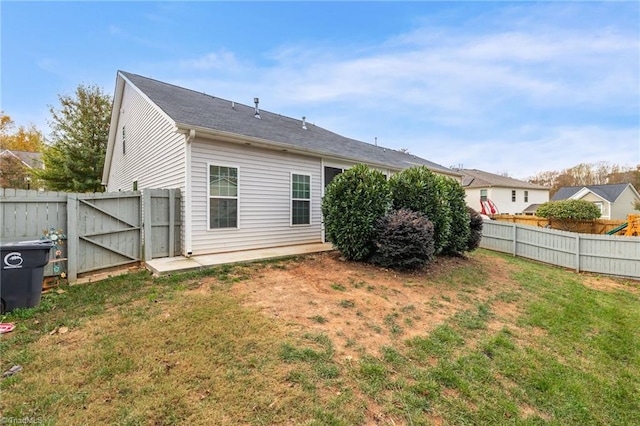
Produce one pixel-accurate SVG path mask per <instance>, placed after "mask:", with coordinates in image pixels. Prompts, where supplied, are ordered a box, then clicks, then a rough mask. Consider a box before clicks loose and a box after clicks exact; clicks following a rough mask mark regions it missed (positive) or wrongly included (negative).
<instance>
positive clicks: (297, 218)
mask: <svg viewBox="0 0 640 426" xmlns="http://www.w3.org/2000/svg"><path fill="white" fill-rule="evenodd" d="M310 224H311V176H309V175H299V174H295V173H292V174H291V225H310Z"/></svg>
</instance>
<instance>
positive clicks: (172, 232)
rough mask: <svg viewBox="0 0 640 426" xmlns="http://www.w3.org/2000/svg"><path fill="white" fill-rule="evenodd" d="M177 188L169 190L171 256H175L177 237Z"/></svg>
mask: <svg viewBox="0 0 640 426" xmlns="http://www.w3.org/2000/svg"><path fill="white" fill-rule="evenodd" d="M175 199H176V189H175V188H174V189H170V190H169V257H174V256H175V251H176V241H175V240H176V237H175V232H176V231H175V220H176V206H175V204H176V202H175Z"/></svg>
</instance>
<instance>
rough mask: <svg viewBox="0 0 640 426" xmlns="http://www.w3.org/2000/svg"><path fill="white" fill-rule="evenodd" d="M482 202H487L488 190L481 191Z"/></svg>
mask: <svg viewBox="0 0 640 426" xmlns="http://www.w3.org/2000/svg"><path fill="white" fill-rule="evenodd" d="M480 201H487V190H486V189H481V190H480Z"/></svg>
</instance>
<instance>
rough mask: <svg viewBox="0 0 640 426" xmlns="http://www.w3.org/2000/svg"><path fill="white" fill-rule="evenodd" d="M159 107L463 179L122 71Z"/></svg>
mask: <svg viewBox="0 0 640 426" xmlns="http://www.w3.org/2000/svg"><path fill="white" fill-rule="evenodd" d="M119 74H120V75H122V76H123V77H124V78H126V80H127V81H129V82H130V83H131V84H133V85H134V86H135V87H136V88H137V89H138V90H140V91H141V92H142V93H143V94H144V95H145V96H146V97H147V98H148V99H149V100H150V101H151V102H153V103H154V104H155V105H156V106H157V107H158V108H160V109H161V110H162V111H163V112H164V113H165V114H166V115H167V116H168V117H169V118H171V119H172V120H173V121H174V122H175V123H176V125H177V126H178V127H182V128H185V129H186V128H197V129H207V130H213V131H220V132H225V133H231V134H236V135H242V136H246V137H249V138H256V139H260V140H262V141H265V142H267V143H268V142H273V143H276V144H279V145H288V146H290V147H291V148H292V149H296V150H302V151H307V152H314V153H319V154H322V155H327V156H335V157H338V158H344V159H349V160H353V161H356V162H365V163H371V164H379V165H385V166H387V167H390V168H394V169H404V168H407V167H410V166H414V165H425V166H427V167H428V168H429V169H431V170H432V171H434V172H439V173H444V174H449V175H453V176H460V175H461V174H460V173H458V172H456V171H453V170H451V169H449V168H447V167H444V166H441V165H440V164H437V163H434V162H431V161H428V160H425V159H423V158H420V157H417V156H415V155H412V154H406V153H403V152H400V151H396V150H393V149H390V148H384V147H380V146H375V145H372V144H369V143H366V142H361V141H358V140H355V139H350V138H347V137H344V136H341V135H338V134H337V133H333V132H331V131H328V130H326V129H323V128H321V127H318V126H315V125H312V124H309V123H307V124H306V129H303V125H302V120H299V119H293V118H290V117H285V116H282V115H279V114H274V113H271V112H269V111H264V110H260V117H261V118H260V119H257V118H255V117H254V113H255V108H254V107H253V106H247V105H243V104H240V103H236V102H231V101H228V100H225V99H220V98H216V97H215V96H210V95H207V94H204V93H200V92H196V91H194V90H190V89H186V88H183V87H179V86H175V85H172V84H168V83H163V82H160V81H157V80H153V79H150V78H146V77H142V76H139V75H136V74H131V73H128V72H123V71H120V72H119Z"/></svg>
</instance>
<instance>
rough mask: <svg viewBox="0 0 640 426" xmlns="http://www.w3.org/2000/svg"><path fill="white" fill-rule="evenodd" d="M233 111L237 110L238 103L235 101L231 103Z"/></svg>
mask: <svg viewBox="0 0 640 426" xmlns="http://www.w3.org/2000/svg"><path fill="white" fill-rule="evenodd" d="M231 109H236V103H235V102H234V101H231Z"/></svg>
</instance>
